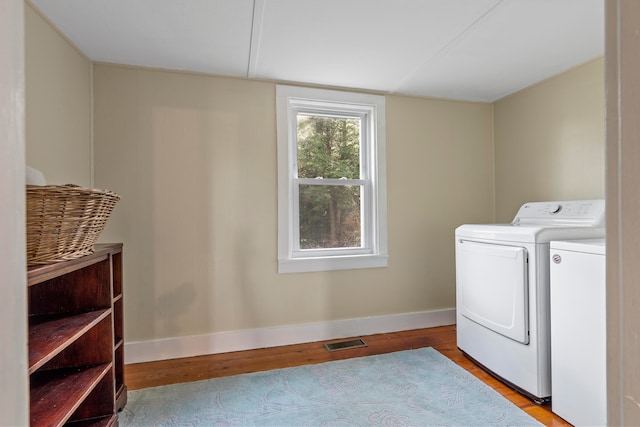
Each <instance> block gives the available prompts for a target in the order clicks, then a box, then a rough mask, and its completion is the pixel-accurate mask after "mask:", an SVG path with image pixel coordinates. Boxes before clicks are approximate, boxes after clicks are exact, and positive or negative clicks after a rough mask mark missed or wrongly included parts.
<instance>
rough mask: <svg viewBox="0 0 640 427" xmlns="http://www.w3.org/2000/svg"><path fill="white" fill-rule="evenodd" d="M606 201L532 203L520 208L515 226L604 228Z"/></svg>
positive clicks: (514, 222)
mask: <svg viewBox="0 0 640 427" xmlns="http://www.w3.org/2000/svg"><path fill="white" fill-rule="evenodd" d="M604 221H605V202H604V200H601V199H598V200H570V201H554V202H530V203H525V204H524V205H522V207H520V209H519V210H518V213H517V214H516V216H515V218H514V219H513V221H512V224H513V225H525V224H526V225H531V224H540V225H552V226H553V225H555V226H563V225H566V226H576V225H584V226H590V227H604Z"/></svg>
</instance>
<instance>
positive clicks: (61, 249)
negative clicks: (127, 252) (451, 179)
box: [26, 185, 120, 266]
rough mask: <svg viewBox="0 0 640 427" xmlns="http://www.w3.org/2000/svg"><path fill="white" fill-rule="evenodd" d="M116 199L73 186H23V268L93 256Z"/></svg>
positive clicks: (102, 192)
mask: <svg viewBox="0 0 640 427" xmlns="http://www.w3.org/2000/svg"><path fill="white" fill-rule="evenodd" d="M118 200H120V196H118V195H117V194H115V193H112V192H111V191H107V190H96V189H88V188H82V187H78V186H75V185H60V186H59V185H46V186H35V185H27V203H26V204H27V206H26V208H27V209H26V210H27V265H28V266H34V265H42V264H52V263H55V262H60V261H68V260H71V259H75V258H80V257H82V256H85V255H89V254H91V253H93V245H94V244H95V243H96V240H98V237H99V236H100V233H101V232H102V230H103V229H104V226H105V224H106V223H107V220H108V219H109V216H110V215H111V211H112V210H113V207H114V206H115V204H116V202H117V201H118Z"/></svg>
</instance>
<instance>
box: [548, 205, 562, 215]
mask: <svg viewBox="0 0 640 427" xmlns="http://www.w3.org/2000/svg"><path fill="white" fill-rule="evenodd" d="M561 210H562V205H551V206H549V213H550V214H551V215H555V214H557V213H558V212H560V211H561Z"/></svg>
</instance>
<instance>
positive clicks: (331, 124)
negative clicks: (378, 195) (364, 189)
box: [297, 114, 360, 179]
mask: <svg viewBox="0 0 640 427" xmlns="http://www.w3.org/2000/svg"><path fill="white" fill-rule="evenodd" d="M297 119H298V131H297V136H298V140H297V143H298V177H299V178H318V177H322V178H348V179H358V178H360V118H359V117H346V118H345V117H325V116H314V115H307V114H298V116H297Z"/></svg>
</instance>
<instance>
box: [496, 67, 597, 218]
mask: <svg viewBox="0 0 640 427" xmlns="http://www.w3.org/2000/svg"><path fill="white" fill-rule="evenodd" d="M604 106H605V100H604V59H602V58H600V59H597V60H594V61H592V62H589V63H587V64H584V65H582V66H580V67H577V68H575V69H573V70H570V71H568V72H566V73H563V74H560V75H558V76H555V77H553V78H551V79H548V80H546V81H544V82H541V83H539V84H537V85H535V86H532V87H530V88H528V89H525V90H523V91H520V92H518V93H516V94H514V95H511V96H509V97H506V98H504V99H502V100H500V101H497V102H496V103H495V104H494V126H495V130H494V132H495V162H496V171H495V174H496V184H495V191H496V219H497V221H499V222H502V221H510V220H511V219H513V215H514V214H515V212H516V211H517V210H518V208H519V207H520V206H521V205H522V204H523V203H525V202H529V201H544V200H571V199H592V198H604V185H605V179H604V165H605V143H604V138H605V131H604Z"/></svg>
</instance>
